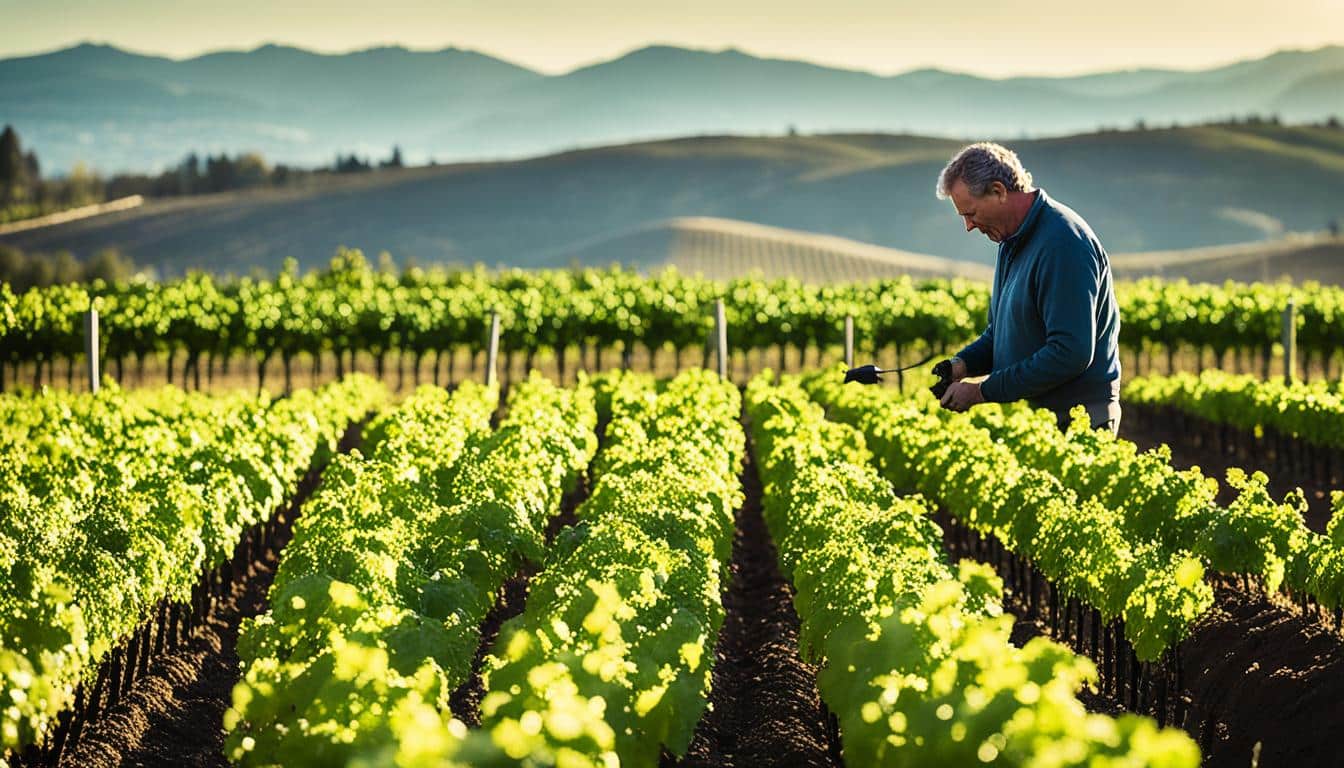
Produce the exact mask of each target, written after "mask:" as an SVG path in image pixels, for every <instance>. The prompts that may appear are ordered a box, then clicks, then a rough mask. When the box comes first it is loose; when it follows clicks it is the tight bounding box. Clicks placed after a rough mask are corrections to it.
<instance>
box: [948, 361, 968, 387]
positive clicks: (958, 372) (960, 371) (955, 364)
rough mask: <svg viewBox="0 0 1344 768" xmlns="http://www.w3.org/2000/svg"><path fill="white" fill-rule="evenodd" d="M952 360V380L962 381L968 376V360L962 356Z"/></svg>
mask: <svg viewBox="0 0 1344 768" xmlns="http://www.w3.org/2000/svg"><path fill="white" fill-rule="evenodd" d="M950 362H951V363H952V380H953V381H961V380H962V379H964V378H966V362H965V361H964V360H962V359H961V358H960V357H954V358H952V360H951V361H950Z"/></svg>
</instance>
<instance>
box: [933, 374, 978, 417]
mask: <svg viewBox="0 0 1344 768" xmlns="http://www.w3.org/2000/svg"><path fill="white" fill-rule="evenodd" d="M939 402H940V403H941V404H942V406H943V407H944V408H946V409H948V410H949V411H957V412H958V413H960V412H962V411H965V410H968V409H969V408H970V407H971V406H973V405H979V404H980V403H983V402H985V396H984V395H983V394H981V393H980V384H979V383H978V382H976V383H971V382H966V381H956V382H953V383H952V385H951V386H949V387H948V388H947V391H946V392H944V393H943V399H942V400H941V401H939Z"/></svg>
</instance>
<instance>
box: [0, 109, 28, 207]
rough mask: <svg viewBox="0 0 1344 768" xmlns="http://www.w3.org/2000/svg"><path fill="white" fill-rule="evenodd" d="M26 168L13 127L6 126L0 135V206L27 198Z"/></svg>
mask: <svg viewBox="0 0 1344 768" xmlns="http://www.w3.org/2000/svg"><path fill="white" fill-rule="evenodd" d="M27 190H28V166H27V164H26V163H25V162H24V159H23V147H22V146H20V144H19V134H18V132H17V131H15V130H14V126H12V125H6V126H5V130H4V132H3V133H0V206H8V205H11V204H13V203H17V202H21V201H22V200H23V199H24V198H25V197H27V195H26V192H27Z"/></svg>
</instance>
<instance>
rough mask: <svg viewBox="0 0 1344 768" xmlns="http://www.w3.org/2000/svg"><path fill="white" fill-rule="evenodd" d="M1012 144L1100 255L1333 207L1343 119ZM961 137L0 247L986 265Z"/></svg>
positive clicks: (145, 212)
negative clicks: (752, 244)
mask: <svg viewBox="0 0 1344 768" xmlns="http://www.w3.org/2000/svg"><path fill="white" fill-rule="evenodd" d="M1008 143H1009V145H1010V146H1012V147H1014V148H1015V149H1016V150H1017V151H1018V153H1019V154H1020V155H1021V156H1022V159H1023V161H1024V162H1025V163H1026V165H1027V167H1028V168H1029V169H1030V170H1031V172H1032V173H1033V174H1034V176H1035V180H1036V183H1037V184H1038V185H1039V186H1041V187H1043V188H1045V189H1047V190H1048V191H1049V192H1050V194H1051V195H1052V196H1053V197H1055V198H1056V199H1057V200H1060V201H1062V202H1064V203H1065V204H1067V205H1069V206H1071V207H1073V208H1074V209H1075V210H1077V211H1078V212H1079V213H1081V214H1082V215H1083V216H1084V217H1085V218H1086V219H1087V220H1088V222H1089V223H1090V224H1091V225H1092V227H1093V229H1095V230H1096V232H1097V233H1098V235H1099V236H1100V237H1101V240H1102V242H1103V243H1104V244H1105V245H1106V247H1107V249H1108V250H1109V251H1110V252H1112V253H1125V252H1139V251H1153V250H1172V249H1182V248H1191V247H1205V246H1211V245H1222V244H1228V243H1237V242H1246V241H1251V240H1261V239H1265V238H1266V237H1272V236H1276V235H1278V234H1280V233H1282V232H1292V231H1315V230H1321V229H1323V228H1324V227H1325V226H1326V224H1327V223H1328V222H1329V221H1331V220H1334V219H1336V218H1339V217H1341V216H1344V202H1341V201H1342V200H1344V131H1338V130H1330V129H1324V128H1319V129H1318V128H1288V127H1279V126H1269V125H1262V126H1209V127H1201V128H1185V129H1168V130H1151V131H1139V132H1108V133H1094V134H1085V135H1080V136H1072V137H1067V138H1058V139H1047V140H1037V141H1010V142H1008ZM960 146H961V143H960V142H955V141H949V140H946V139H936V138H928V137H917V136H899V135H885V134H874V135H826V136H798V137H776V138H752V137H697V138H687V139H678V140H670V141H660V142H649V143H644V144H632V145H624V146H614V147H603V148H599V149H592V150H584V151H576V152H568V153H563V154H559V155H550V156H546V157H541V158H535V159H531V160H525V161H516V162H501V163H476V164H462V165H451V166H438V167H427V168H419V169H408V170H404V171H397V172H393V171H387V172H377V173H371V174H366V175H362V176H358V177H352V178H342V179H337V180H332V181H330V182H329V183H326V184H320V185H316V186H314V187H312V188H310V189H296V190H283V191H269V192H264V193H255V194H234V195H224V196H219V197H216V198H209V199H192V200H168V201H151V202H150V203H148V204H146V205H144V206H142V207H140V208H138V209H136V210H134V211H128V212H125V213H119V214H113V215H110V216H106V217H98V218H94V219H87V220H84V221H80V222H74V223H71V224H67V225H62V226H56V227H48V228H43V229H36V230H30V231H27V232H22V233H16V234H12V235H5V236H0V245H10V246H14V247H18V248H21V249H23V250H25V251H33V252H54V251H57V250H61V249H68V250H70V251H72V252H74V253H75V254H76V255H77V256H87V255H90V254H92V253H95V252H96V251H98V250H100V249H102V248H106V247H115V248H119V249H121V250H122V251H123V252H124V253H126V254H127V255H129V256H131V257H132V258H133V259H135V260H136V261H137V262H140V263H143V264H147V265H152V266H155V267H157V268H158V269H159V270H160V271H161V272H162V273H164V274H168V275H171V274H178V273H180V272H182V271H184V270H186V269H191V268H200V269H210V270H214V271H233V272H245V271H247V270H248V269H250V268H252V267H263V268H267V269H275V268H276V267H278V266H279V265H280V263H281V262H282V261H283V259H285V258H286V257H290V256H292V257H294V258H296V259H298V260H299V262H300V263H301V264H304V265H307V266H313V265H320V264H324V263H325V262H326V261H327V260H328V259H329V258H330V257H331V255H332V253H333V252H334V251H335V249H336V248H337V247H338V246H341V245H345V246H349V247H357V248H361V249H363V250H365V251H368V252H370V253H378V252H380V251H384V250H386V251H389V252H390V253H391V254H392V255H393V256H394V258H396V259H398V260H407V259H414V260H416V261H418V262H421V263H426V262H456V263H473V262H481V263H485V264H487V265H511V266H525V267H527V266H563V265H567V264H569V263H570V261H571V255H572V254H571V252H570V251H571V250H572V247H573V244H576V243H585V242H591V241H596V240H600V239H603V238H609V237H612V236H613V235H615V234H618V233H623V232H629V231H630V230H632V229H635V228H638V227H640V226H643V225H647V224H650V223H652V222H659V221H664V220H667V219H675V218H681V217H697V216H707V217H714V218H721V219H733V220H737V221H747V222H752V223H756V224H763V225H767V226H773V227H783V228H787V229H792V230H803V231H807V232H813V233H817V234H823V235H834V236H837V237H843V238H848V239H851V240H857V241H859V242H862V243H868V244H872V245H877V246H882V247H885V248H895V249H900V250H904V251H910V252H915V253H925V254H936V255H939V256H943V257H947V258H953V259H960V260H968V261H973V262H979V263H981V264H989V263H991V262H992V260H993V257H994V254H995V246H994V244H993V243H990V242H989V241H988V240H986V239H985V238H984V237H983V236H981V235H980V234H978V233H970V234H968V233H966V232H965V231H964V228H963V226H962V224H961V222H960V220H959V219H958V218H957V216H956V215H955V213H954V211H953V210H952V208H951V205H950V204H949V203H947V202H945V201H939V200H937V199H936V198H935V197H934V194H933V187H934V182H935V179H936V178H937V175H938V172H939V170H940V169H941V168H942V166H943V165H944V163H946V161H947V159H948V158H949V157H950V156H951V155H952V154H953V153H954V152H955V151H956V150H957V149H958V148H959V147H960ZM612 255H613V254H611V253H610V252H607V253H604V254H603V260H604V261H605V260H610V259H611V257H612ZM639 258H640V256H639V254H630V255H629V256H628V257H626V258H622V259H621V260H622V261H637V260H639Z"/></svg>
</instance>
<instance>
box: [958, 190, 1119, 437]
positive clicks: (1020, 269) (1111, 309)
mask: <svg viewBox="0 0 1344 768" xmlns="http://www.w3.org/2000/svg"><path fill="white" fill-rule="evenodd" d="M1119 339H1120V313H1119V311H1118V309H1117V307H1116V302H1115V287H1114V285H1113V284H1112V282H1111V264H1110V260H1109V259H1108V258H1107V256H1106V249H1105V248H1102V246H1101V243H1100V242H1099V241H1098V240H1097V236H1096V235H1095V234H1093V233H1092V228H1091V227H1089V226H1088V225H1087V222H1085V221H1083V219H1082V217H1081V216H1079V215H1078V214H1077V213H1075V212H1074V211H1073V209H1071V208H1069V207H1068V206H1065V205H1061V204H1060V203H1057V202H1055V201H1054V200H1052V199H1050V197H1049V196H1048V195H1046V194H1045V190H1043V189H1042V190H1039V191H1038V193H1037V195H1036V200H1035V202H1033V203H1032V205H1031V210H1030V211H1029V212H1028V213H1027V217H1026V218H1025V219H1023V221H1022V226H1020V227H1018V230H1017V231H1016V232H1014V233H1013V235H1012V236H1011V237H1009V238H1007V239H1006V240H1004V241H1003V242H1002V243H1000V244H999V257H998V261H997V262H996V263H995V265H994V292H993V294H992V295H991V297H990V302H989V327H988V328H986V329H985V332H984V333H983V334H981V335H980V338H978V339H976V340H975V341H973V342H971V344H970V345H969V346H967V347H966V348H965V349H963V350H962V351H961V352H960V353H958V355H957V356H958V357H960V358H961V359H962V361H963V362H965V363H966V371H967V374H968V375H970V376H981V375H984V374H989V378H987V379H985V380H984V382H983V383H981V385H980V391H981V393H983V394H984V396H985V399H986V400H989V401H991V402H1009V401H1013V400H1022V399H1025V400H1027V402H1028V403H1030V404H1031V405H1032V406H1033V407H1036V408H1049V409H1050V410H1052V411H1055V412H1056V413H1059V412H1067V411H1068V409H1069V408H1071V407H1073V406H1075V405H1079V404H1092V403H1106V402H1109V401H1117V400H1119V399H1120V355H1119Z"/></svg>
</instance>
